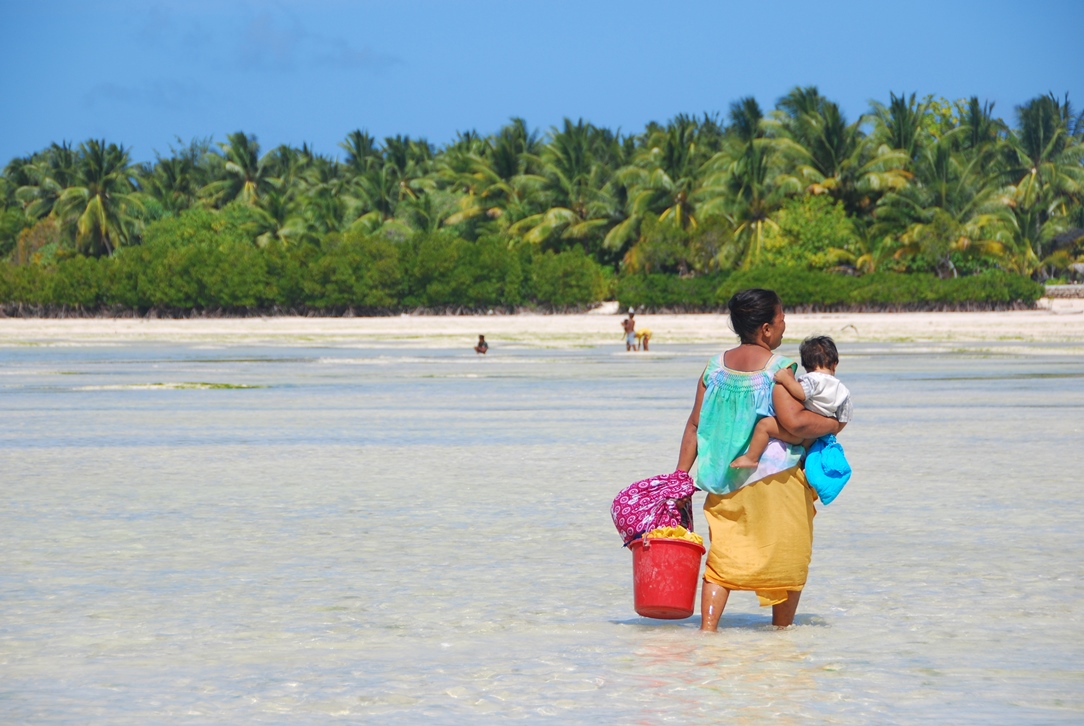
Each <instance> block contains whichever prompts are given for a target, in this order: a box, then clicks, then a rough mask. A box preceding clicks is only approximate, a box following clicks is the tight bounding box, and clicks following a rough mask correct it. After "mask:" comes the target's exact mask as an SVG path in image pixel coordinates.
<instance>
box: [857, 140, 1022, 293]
mask: <svg viewBox="0 0 1084 726" xmlns="http://www.w3.org/2000/svg"><path fill="white" fill-rule="evenodd" d="M955 147H956V144H955V142H954V139H953V137H952V136H951V135H946V136H944V137H942V138H941V139H938V140H937V141H935V142H934V143H932V144H929V145H926V146H924V147H922V149H921V151H920V155H919V158H918V159H917V160H916V162H915V183H914V184H911V185H909V186H907V187H905V188H903V189H899V190H896V191H894V192H892V193H890V194H888V195H887V196H886V197H885V198H884V199H883V200H882V203H881V205H880V208H879V209H878V213H877V224H876V225H875V227H874V229H875V232H876V233H879V234H883V235H893V236H894V235H898V238H899V241H900V244H901V246H900V247H899V249H898V250H897V251H896V253H895V256H896V258H897V259H905V258H925V259H927V260H929V261H930V263H931V264H932V265H933V267H934V270H935V271H936V272H937V274H938V275H939V276H941V277H955V276H956V275H957V269H956V263H955V261H954V258H957V259H959V258H962V257H967V256H974V255H990V256H1003V255H1005V253H1006V251H1007V250H1009V249H1011V245H1012V236H1013V235H1012V226H1013V223H1012V217H1011V214H1009V211H1008V208H1007V205H1006V201H1007V200H1006V197H1005V195H1004V194H1003V193H1002V191H1001V189H1000V187H999V186H998V185H997V183H996V180H995V179H991V178H990V177H988V176H986V175H984V174H983V173H982V166H981V160H980V158H979V157H978V156H977V155H965V154H963V153H961V152H960V151H958V150H957V149H956V148H955Z"/></svg>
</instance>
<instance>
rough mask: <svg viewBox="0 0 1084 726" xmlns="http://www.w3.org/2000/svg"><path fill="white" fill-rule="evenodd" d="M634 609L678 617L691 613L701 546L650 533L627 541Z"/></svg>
mask: <svg viewBox="0 0 1084 726" xmlns="http://www.w3.org/2000/svg"><path fill="white" fill-rule="evenodd" d="M629 549H631V550H632V592H633V597H634V598H635V602H636V613H637V614H638V615H643V616H644V617H645V618H659V619H661V620H677V619H679V618H687V617H689V616H690V615H692V614H693V608H694V606H695V604H696V586H697V583H699V582H700V558H701V557H703V556H704V547H703V546H702V545H698V544H696V543H695V542H690V541H689V540H687V539H668V538H662V537H651V538H648V539H638V540H636V541H634V542H633V543H632V544H630V545H629Z"/></svg>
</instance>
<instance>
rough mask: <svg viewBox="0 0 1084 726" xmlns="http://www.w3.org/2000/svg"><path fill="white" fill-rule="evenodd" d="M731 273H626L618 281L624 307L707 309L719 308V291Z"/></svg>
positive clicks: (619, 294) (618, 290)
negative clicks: (685, 274) (702, 274)
mask: <svg viewBox="0 0 1084 726" xmlns="http://www.w3.org/2000/svg"><path fill="white" fill-rule="evenodd" d="M728 274H729V273H725V272H723V273H716V274H714V275H706V276H704V277H688V278H685V277H678V276H676V275H661V274H652V275H625V276H624V277H621V278H620V279H619V280H618V281H617V299H618V301H619V303H620V306H621V309H625V308H629V307H635V308H647V309H653V310H659V309H674V310H706V309H710V308H715V307H717V303H716V300H715V291H716V290H717V289H718V288H719V285H720V284H722V282H723V280H725V279H726V278H727V276H728Z"/></svg>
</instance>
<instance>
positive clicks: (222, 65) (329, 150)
mask: <svg viewBox="0 0 1084 726" xmlns="http://www.w3.org/2000/svg"><path fill="white" fill-rule="evenodd" d="M1082 27H1084V0H1033V2H1031V3H1025V2H1021V1H1019V0H1018V1H1016V2H1006V1H1004V0H986V1H985V2H954V1H953V0H940V1H937V2H931V1H930V0H905V1H902V0H894V1H892V2H884V1H881V0H862V1H847V2H833V1H832V0H824V1H823V2H819V3H813V2H792V1H791V0H760V1H759V2H748V1H746V2H730V1H729V0H715V1H714V2H712V1H701V0H686V1H685V2H682V3H672V4H668V3H660V2H657V1H655V2H647V1H645V0H624V1H622V2H609V1H605V2H591V1H590V0H580V1H579V2H569V1H567V0H549V1H548V2H536V1H534V0H395V1H394V2H392V1H390V0H355V1H353V2H347V1H346V0H306V1H305V2H300V1H294V0H282V1H278V2H276V1H273V0H261V1H257V0H217V1H214V2H212V1H210V0H161V1H156V0H138V1H136V0H91V1H90V2H86V0H83V1H82V2H72V1H69V0H0V28H3V29H4V34H3V35H4V53H3V58H4V60H3V64H4V65H3V68H2V69H0V70H2V72H0V98H2V99H3V108H4V112H3V113H2V114H0V164H6V163H7V161H8V160H10V159H11V158H12V157H14V156H18V155H24V154H28V153H31V152H33V151H36V150H38V149H41V148H43V147H45V146H47V145H48V144H49V143H51V142H53V141H62V140H68V141H73V142H76V143H78V142H79V141H83V140H85V139H87V138H90V137H95V138H105V139H106V140H108V141H114V142H117V143H121V144H123V145H125V146H127V147H130V148H131V150H132V156H133V158H134V159H135V160H137V161H143V160H153V158H154V154H155V151H158V152H162V153H166V152H168V150H169V146H170V145H171V144H175V143H176V142H175V139H176V138H177V137H179V138H180V139H181V140H182V141H183V142H184V143H187V142H188V141H189V140H191V139H193V138H196V137H201V138H202V137H208V136H210V137H213V138H214V140H216V141H222V140H225V137H226V134H228V133H231V132H233V131H238V130H243V131H246V132H248V133H254V134H256V135H257V136H258V138H259V140H260V143H261V145H262V146H263V147H264V149H270V148H272V147H273V146H275V145H277V144H280V143H289V144H293V145H300V144H301V143H302V142H308V143H309V144H310V145H312V146H313V147H314V148H315V149H316V150H317V151H318V152H321V153H325V154H331V155H338V154H340V151H339V149H338V147H337V144H338V143H339V142H340V141H341V140H342V139H343V138H344V137H345V136H346V134H347V133H349V132H350V131H351V130H353V129H355V128H361V129H367V130H368V131H369V132H370V133H372V134H373V135H374V136H377V137H378V138H382V137H384V136H387V135H393V134H408V135H410V136H413V137H418V136H422V137H425V138H427V139H429V140H430V141H431V142H434V143H435V144H437V145H442V144H444V143H447V142H448V141H450V140H451V139H453V138H454V137H455V135H456V132H457V131H460V130H467V129H476V130H477V131H479V132H481V133H483V134H486V133H491V132H494V131H496V130H497V129H499V128H500V126H501V125H503V124H504V123H506V122H507V121H508V119H509V118H511V117H513V116H520V117H523V118H524V119H526V120H527V122H528V124H529V125H530V126H531V127H532V128H539V129H541V130H543V131H545V130H547V129H549V128H550V127H551V126H553V125H556V124H559V123H560V122H561V119H562V118H564V117H566V116H567V117H570V118H573V119H577V118H584V119H586V120H588V121H591V122H592V123H595V124H598V125H603V126H607V127H610V128H614V129H618V128H620V129H621V130H623V131H625V132H638V131H640V130H642V129H643V127H644V125H645V124H646V123H647V122H649V121H652V120H655V121H660V122H662V121H666V120H667V119H669V118H672V117H673V116H674V115H676V114H678V113H682V112H684V113H692V114H700V113H703V112H720V113H723V114H725V112H726V111H727V109H728V107H729V105H730V103H731V102H732V101H735V100H737V99H738V98H740V97H742V96H746V95H753V96H756V98H757V99H758V100H759V101H760V102H761V104H762V105H763V106H765V107H771V106H772V105H773V104H774V103H775V101H776V100H777V99H778V98H779V97H780V96H781V95H783V94H784V93H786V92H787V91H788V90H790V89H791V88H793V87H794V86H796V85H816V86H818V87H819V88H820V90H821V92H822V93H823V94H825V95H826V96H828V97H829V98H831V99H833V100H835V101H837V102H838V103H840V105H841V106H842V108H843V109H844V111H845V112H846V114H847V116H848V118H850V119H854V118H856V117H857V116H858V115H859V114H861V113H863V112H865V111H866V110H868V107H869V101H870V100H878V101H882V102H887V101H888V96H889V92H890V91H894V92H896V93H902V92H907V93H910V92H913V91H914V92H918V94H919V95H920V96H922V95H925V94H928V93H933V94H937V95H940V96H945V97H947V98H950V99H955V98H960V97H964V96H970V95H977V96H979V97H980V98H981V99H984V100H990V101H994V102H995V103H996V107H995V113H997V114H998V115H1000V116H1002V117H1003V118H1005V119H1006V120H1009V121H1010V122H1011V121H1012V120H1013V118H1014V114H1013V109H1014V107H1015V106H1016V105H1018V104H1020V103H1022V102H1024V101H1026V100H1027V99H1029V98H1031V97H1034V96H1036V95H1039V94H1042V93H1046V92H1048V91H1053V92H1054V93H1056V94H1058V95H1059V96H1060V95H1062V94H1064V93H1066V92H1068V93H1069V95H1070V99H1071V100H1072V101H1073V102H1074V105H1075V106H1076V107H1077V108H1081V107H1082V106H1084V43H1082V42H1081V39H1080V30H1081V28H1082Z"/></svg>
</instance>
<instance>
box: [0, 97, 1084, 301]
mask: <svg viewBox="0 0 1084 726" xmlns="http://www.w3.org/2000/svg"><path fill="white" fill-rule="evenodd" d="M1014 121H1015V125H1014V126H1010V125H1009V124H1008V123H1006V122H1005V121H1003V120H1002V119H1001V118H999V117H997V116H995V115H994V113H993V107H992V105H990V104H984V103H981V102H980V101H979V100H978V99H976V98H971V99H969V100H962V101H957V102H949V101H946V100H944V99H934V98H931V97H927V98H926V99H923V100H916V96H915V94H911V95H910V96H896V95H894V94H893V95H891V96H890V100H889V103H888V104H887V105H883V104H880V103H874V104H873V106H872V108H871V110H870V112H869V113H868V114H865V115H863V116H862V117H860V118H858V119H856V120H854V121H850V122H849V121H848V120H847V119H846V118H845V117H844V115H843V114H842V112H841V111H840V109H839V107H838V106H837V104H835V103H834V102H832V101H830V100H828V99H827V98H825V97H823V96H822V95H820V93H819V92H818V91H817V89H816V88H795V89H794V90H793V91H791V92H790V93H789V94H787V95H786V96H784V97H783V98H781V99H779V101H778V103H777V104H776V106H775V108H774V109H772V110H770V111H768V112H767V113H765V112H764V111H763V110H762V108H761V107H760V105H759V104H758V103H757V102H756V100H755V99H753V98H745V99H741V100H739V101H737V102H735V103H733V104H732V105H731V108H730V111H729V113H728V115H727V117H726V118H725V119H721V118H719V117H716V116H710V115H705V116H703V117H698V118H694V117H689V116H684V115H682V116H678V117H676V118H674V119H672V120H671V121H670V122H669V123H667V124H665V125H660V124H654V123H653V124H650V125H648V127H647V128H646V129H644V130H643V131H642V132H641V133H638V134H629V135H622V134H620V133H616V132H614V131H611V130H609V129H605V128H599V127H596V126H593V125H591V124H590V123H586V122H584V121H582V120H581V121H578V122H572V121H569V120H566V121H565V122H564V123H563V125H562V126H561V127H560V128H554V129H551V130H550V132H549V133H548V134H546V135H545V136H544V137H543V136H542V135H540V134H539V132H537V131H532V130H530V129H529V128H528V127H527V125H526V123H524V122H523V121H522V120H520V119H514V120H513V121H512V122H511V123H510V124H508V125H507V126H505V127H504V128H502V129H500V131H499V132H497V133H496V134H493V135H491V136H488V137H483V136H481V135H479V134H478V133H476V132H473V131H472V132H465V133H461V134H459V137H458V138H457V139H456V140H455V141H453V142H452V143H450V144H448V145H447V146H445V147H443V148H440V149H436V148H434V147H433V146H432V145H431V144H429V143H427V142H426V141H424V140H418V139H410V138H405V137H401V136H396V137H389V138H386V139H384V140H383V141H382V142H378V141H377V140H376V139H374V138H373V137H371V136H369V135H368V134H367V133H365V132H363V131H353V132H351V133H350V134H348V135H347V137H346V139H345V140H344V141H343V142H342V144H341V145H340V146H341V147H342V151H343V154H342V155H341V157H339V158H336V159H333V158H329V157H326V156H321V155H319V154H315V153H313V152H312V150H311V149H309V148H308V147H307V146H306V145H303V146H302V147H301V148H292V147H288V146H280V147H278V148H275V149H272V150H270V151H269V152H267V153H261V149H260V147H259V145H258V143H257V141H256V138H255V137H254V136H252V135H248V134H245V133H241V132H238V133H234V134H230V135H229V136H228V137H227V141H226V142H225V143H221V144H212V143H211V141H210V140H203V141H200V140H197V141H193V142H192V143H190V144H188V145H187V146H181V147H179V148H172V149H171V151H170V153H169V155H165V156H163V155H159V156H158V158H157V159H156V160H155V161H154V162H153V163H141V164H136V163H133V161H132V160H131V158H130V157H129V153H128V151H127V150H125V149H124V148H123V147H121V146H118V145H116V144H113V143H106V142H105V141H104V140H95V139H91V140H88V141H85V142H83V143H81V144H79V145H78V146H77V147H75V146H73V145H71V144H68V143H60V144H53V145H52V146H50V147H49V148H47V149H44V150H42V151H39V152H38V153H35V154H33V155H31V156H29V157H26V158H18V159H14V160H12V161H11V162H10V163H9V164H8V165H7V166H6V167H5V169H4V172H3V175H2V176H0V259H3V260H4V261H5V262H4V263H0V303H3V304H5V306H6V308H7V309H8V310H9V311H10V310H12V309H23V310H24V311H25V310H30V311H32V312H33V311H45V310H55V309H82V310H88V311H97V310H114V311H115V310H120V309H130V310H136V311H147V310H150V309H156V310H159V311H170V312H174V313H176V312H183V311H189V310H205V311H207V310H222V311H226V312H243V311H246V310H274V309H279V310H294V311H313V310H315V311H325V312H333V313H334V312H344V311H347V310H354V311H369V312H378V311H392V310H400V309H407V308H431V309H468V310H477V309H485V308H504V309H509V308H516V307H520V306H541V307H545V308H570V307H575V306H581V305H586V304H590V303H592V302H595V301H598V300H601V299H605V298H606V297H611V296H617V297H619V299H620V300H621V301H622V303H623V304H625V303H627V304H634V305H642V306H645V307H654V308H667V307H669V308H684V309H708V308H713V307H718V306H719V305H720V303H721V301H725V299H726V296H727V295H728V294H729V291H731V290H732V289H736V287H735V286H743V285H748V284H764V285H769V284H770V285H771V286H773V287H776V288H778V289H779V290H780V291H781V292H782V293H783V294H784V297H785V299H786V300H787V302H788V303H790V304H800V305H809V306H815V307H816V306H819V307H841V306H855V305H857V306H871V307H887V308H894V307H898V308H903V307H908V306H915V305H925V306H930V307H938V306H942V307H945V306H953V305H962V304H969V303H976V302H979V303H986V304H989V305H995V306H998V305H1009V304H1013V303H1017V302H1023V303H1028V302H1030V301H1033V300H1034V299H1035V298H1036V297H1037V296H1038V295H1039V294H1040V293H1041V286H1039V285H1038V284H1036V282H1033V281H1040V282H1041V281H1043V280H1047V279H1050V278H1063V279H1065V278H1072V277H1075V276H1079V275H1080V274H1081V272H1084V114H1076V113H1075V112H1074V111H1073V109H1072V108H1071V106H1070V104H1069V101H1068V99H1067V98H1066V99H1064V100H1062V99H1059V98H1057V97H1055V96H1053V95H1046V96H1039V97H1036V98H1034V99H1032V100H1031V101H1029V102H1027V103H1025V104H1024V105H1022V106H1020V107H1018V108H1017V109H1016V113H1015V118H1014Z"/></svg>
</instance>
